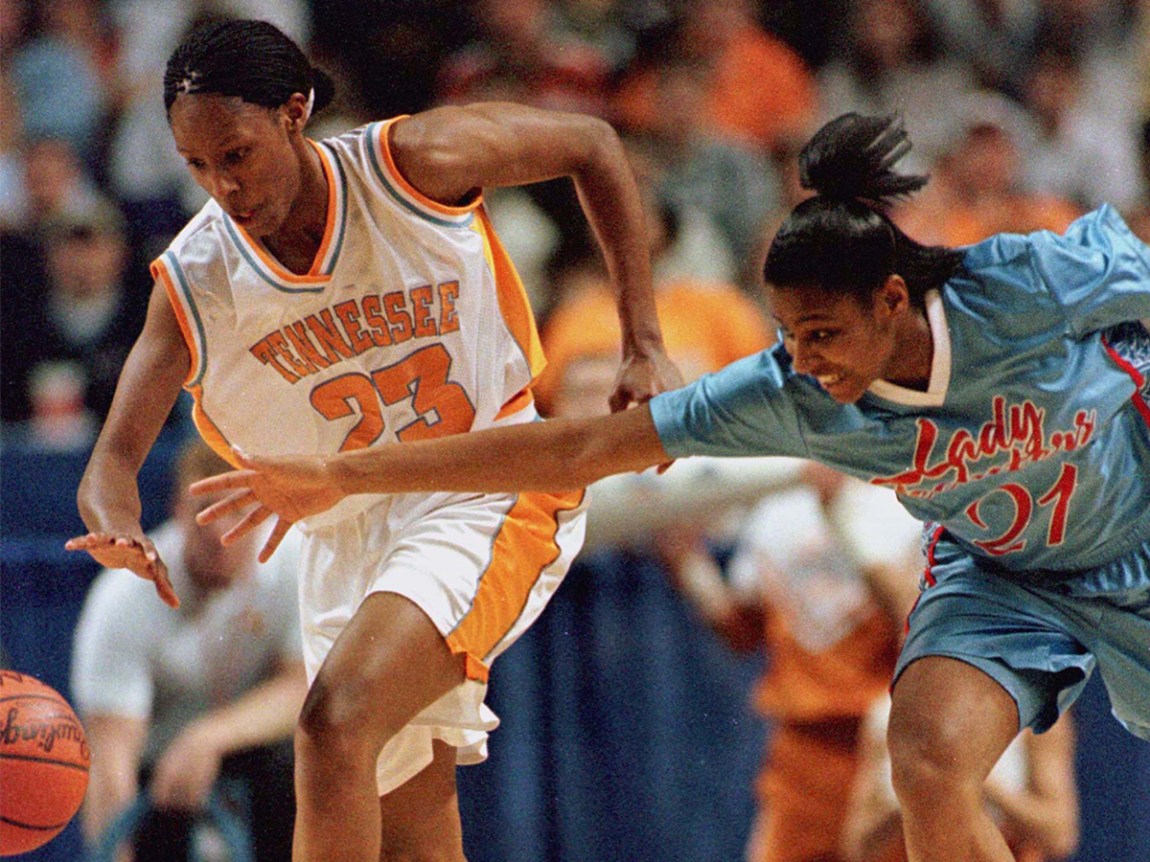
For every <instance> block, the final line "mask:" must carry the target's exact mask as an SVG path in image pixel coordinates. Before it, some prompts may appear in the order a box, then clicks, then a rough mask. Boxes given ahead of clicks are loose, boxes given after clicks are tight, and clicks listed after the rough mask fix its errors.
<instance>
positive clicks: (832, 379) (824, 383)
mask: <svg viewBox="0 0 1150 862" xmlns="http://www.w3.org/2000/svg"><path fill="white" fill-rule="evenodd" d="M815 380H817V381H818V382H819V386H821V387H822V388H823V389H831V388H833V387H835V386H838V385H839V384H840V383H842V382H843V375H842V374H819V375H816V376H815Z"/></svg>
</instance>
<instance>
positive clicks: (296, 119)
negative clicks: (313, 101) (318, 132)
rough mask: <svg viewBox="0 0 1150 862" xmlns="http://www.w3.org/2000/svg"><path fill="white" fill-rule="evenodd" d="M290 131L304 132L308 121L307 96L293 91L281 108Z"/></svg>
mask: <svg viewBox="0 0 1150 862" xmlns="http://www.w3.org/2000/svg"><path fill="white" fill-rule="evenodd" d="M280 110H281V111H282V116H283V117H284V121H285V123H286V128H287V130H288V131H289V132H302V131H303V128H304V126H306V125H307V121H308V110H307V96H305V95H304V94H303V93H292V94H291V95H290V96H289V97H288V100H287V101H286V102H284V103H283V106H282V107H281V109H280Z"/></svg>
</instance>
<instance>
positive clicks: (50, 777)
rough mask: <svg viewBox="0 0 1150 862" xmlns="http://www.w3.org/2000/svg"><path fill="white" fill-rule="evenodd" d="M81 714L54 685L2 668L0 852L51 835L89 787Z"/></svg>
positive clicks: (21, 850)
mask: <svg viewBox="0 0 1150 862" xmlns="http://www.w3.org/2000/svg"><path fill="white" fill-rule="evenodd" d="M88 761H89V758H88V743H87V740H85V739H84V728H83V727H82V726H81V725H80V719H78V718H77V717H76V713H75V712H73V711H72V707H71V706H69V705H68V701H66V700H64V698H63V697H61V696H60V693H59V692H57V691H56V690H55V689H54V688H51V687H50V686H47V685H45V684H44V683H42V682H40V680H38V679H36V678H35V677H31V676H28V675H27V674H23V673H16V672H15V671H10V670H0V856H11V855H14V854H16V853H27V852H28V851H29V850H35V849H36V848H37V847H39V846H41V845H42V844H46V843H48V842H49V841H51V840H52V839H53V838H55V837H56V836H57V835H58V834H60V832H61V831H63V829H64V827H65V826H67V825H68V822H69V821H70V820H71V819H72V818H73V817H74V816H75V814H76V812H77V811H79V810H80V803H81V802H83V800H84V791H86V790H87V789H88Z"/></svg>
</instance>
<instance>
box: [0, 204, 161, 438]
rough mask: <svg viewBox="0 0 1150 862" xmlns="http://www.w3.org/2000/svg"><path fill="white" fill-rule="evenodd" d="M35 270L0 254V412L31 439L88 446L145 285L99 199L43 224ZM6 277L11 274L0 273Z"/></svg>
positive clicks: (112, 213)
mask: <svg viewBox="0 0 1150 862" xmlns="http://www.w3.org/2000/svg"><path fill="white" fill-rule="evenodd" d="M41 236H42V238H43V249H44V258H43V269H42V270H41V269H40V268H39V267H38V266H37V265H36V262H35V261H34V260H29V259H24V260H5V261H4V264H3V266H4V275H5V277H4V282H3V306H4V316H3V334H2V338H0V352H2V354H3V368H4V371H3V399H2V400H0V405H2V410H3V414H2V415H3V419H4V422H6V423H13V422H30V430H31V432H32V437H33V440H34V441H35V442H38V443H41V444H45V445H50V446H57V447H59V446H63V447H82V446H84V445H87V444H90V443H91V435H92V432H93V431H94V428H95V425H96V424H98V423H99V422H100V421H102V419H103V417H104V415H105V414H106V413H107V411H108V408H109V407H110V406H111V403H112V394H113V392H114V391H115V387H116V380H117V378H118V377H119V374H120V367H121V366H122V365H123V363H124V360H125V359H126V358H127V355H128V351H129V350H130V349H131V347H132V344H133V343H134V342H135V339H136V336H137V335H138V334H139V331H140V329H141V327H142V326H143V321H144V312H145V306H146V302H147V285H146V283H144V282H143V281H142V280H141V278H142V277H143V276H144V275H146V272H145V270H143V269H142V268H135V269H134V268H132V267H130V266H129V263H130V260H131V256H130V252H129V247H128V244H127V238H126V236H125V233H124V222H123V218H122V216H121V215H120V213H119V211H118V210H117V209H116V208H115V207H114V206H113V205H112V204H110V203H109V202H107V201H97V202H95V203H92V204H90V205H89V206H88V207H87V208H85V209H82V210H76V211H70V212H62V213H58V214H56V215H54V216H52V217H51V218H50V219H49V220H48V221H47V222H45V224H44V227H43V230H42V233H41ZM9 275H12V276H13V277H12V278H8V276H9Z"/></svg>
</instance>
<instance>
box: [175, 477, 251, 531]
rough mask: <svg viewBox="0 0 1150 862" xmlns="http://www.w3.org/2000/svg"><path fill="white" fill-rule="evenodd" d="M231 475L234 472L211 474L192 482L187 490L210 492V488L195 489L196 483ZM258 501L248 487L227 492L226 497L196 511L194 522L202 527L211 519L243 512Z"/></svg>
mask: <svg viewBox="0 0 1150 862" xmlns="http://www.w3.org/2000/svg"><path fill="white" fill-rule="evenodd" d="M231 475H234V474H232V473H224V474H223V475H221V476H212V477H210V478H208V479H201V480H200V481H199V482H196V483H195V484H193V485H192V486H191V487H190V488H189V490H190V491H191V492H192V493H193V494H208V493H211V491H210V490H200V489H197V488H196V485H201V484H203V483H204V482H210V481H212V479H222V478H226V477H228V476H231ZM258 503H259V500H257V499H256V495H255V494H254V493H252V490H251V489H250V488H246V487H245V488H242V489H241V490H239V491H236V492H235V493H234V494H229V495H228V496H227V497H224V499H222V500H218V501H216V502H215V503H212V504H211V505H210V506H206V507H205V508H204V509H203V510H201V511H200V512H198V513H197V514H196V523H197V524H199V525H200V526H201V527H203V526H205V525H207V524H210V523H212V522H213V521H218V520H219V519H220V518H222V517H224V516H225V515H232V514H235V513H238V512H243V511H244V510H245V509H247V508H248V507H249V506H254V505H256V504H258Z"/></svg>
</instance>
